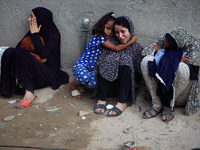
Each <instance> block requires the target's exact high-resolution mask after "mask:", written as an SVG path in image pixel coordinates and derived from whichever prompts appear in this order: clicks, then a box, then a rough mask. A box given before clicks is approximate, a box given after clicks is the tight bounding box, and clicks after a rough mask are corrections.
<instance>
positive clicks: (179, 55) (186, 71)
mask: <svg viewBox="0 0 200 150" xmlns="http://www.w3.org/2000/svg"><path fill="white" fill-rule="evenodd" d="M155 43H156V44H151V45H150V46H148V47H147V48H145V49H144V51H143V55H147V56H146V57H144V59H143V60H142V63H141V70H142V74H143V77H144V80H145V84H146V87H147V90H148V91H149V93H150V95H151V98H152V105H153V106H152V107H151V108H149V109H147V110H146V111H145V112H144V114H143V117H144V118H145V119H149V118H152V117H155V116H156V115H158V114H159V113H160V112H161V111H162V121H164V122H169V121H171V120H172V119H173V118H174V106H185V105H186V106H185V114H186V115H191V114H193V113H195V112H197V111H198V109H199V107H200V101H199V97H198V89H199V84H198V81H197V80H198V71H199V67H198V66H197V65H198V62H199V56H200V47H199V43H200V40H199V39H197V38H196V37H193V36H191V35H190V34H189V33H188V31H187V30H185V29H183V28H181V27H178V28H174V29H172V30H171V31H170V32H169V33H168V34H166V35H165V36H162V37H160V38H159V39H158V40H157V41H156V42H155ZM161 48H164V50H163V49H161ZM154 50H156V51H158V52H159V51H160V52H159V53H160V54H156V55H155V57H154V56H153V55H152V54H153V52H154ZM158 52H157V53H158Z"/></svg>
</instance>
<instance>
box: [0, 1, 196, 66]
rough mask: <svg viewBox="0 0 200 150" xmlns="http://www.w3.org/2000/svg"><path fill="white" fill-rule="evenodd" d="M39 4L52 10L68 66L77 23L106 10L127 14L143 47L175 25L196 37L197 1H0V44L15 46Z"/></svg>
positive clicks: (75, 54) (76, 45) (76, 47)
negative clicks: (33, 9) (32, 12)
mask: <svg viewBox="0 0 200 150" xmlns="http://www.w3.org/2000/svg"><path fill="white" fill-rule="evenodd" d="M38 6H43V7H46V8H48V9H50V10H51V11H52V12H53V15H54V16H53V17H54V22H55V24H56V25H57V26H58V29H59V30H60V32H61V36H62V41H61V51H62V52H61V61H62V62H61V63H62V66H63V67H72V66H73V65H74V63H75V62H76V61H77V59H78V58H79V56H80V48H81V45H80V44H81V24H82V21H83V20H84V18H86V17H88V18H89V19H90V20H91V22H90V24H89V25H90V30H89V33H88V41H89V39H90V38H91V37H92V35H91V28H92V25H94V23H95V22H96V21H97V20H98V19H99V18H100V17H101V16H102V15H104V14H106V13H107V12H110V11H113V12H115V14H116V16H121V15H127V16H129V17H130V18H131V19H132V21H133V24H134V27H135V35H136V36H137V38H138V42H139V43H141V44H142V45H143V46H144V47H145V46H147V45H149V44H150V43H152V42H153V41H154V40H155V39H156V38H158V37H160V36H161V35H163V34H164V33H165V32H168V31H169V30H170V29H172V28H173V27H175V26H182V27H184V28H187V29H188V30H189V32H190V33H191V34H193V35H195V36H197V37H199V38H200V27H199V25H200V17H199V16H200V0H124V1H122V0H109V1H108V0H9V1H8V0H0V20H1V21H0V35H1V36H0V46H10V47H11V46H12V47H14V46H16V44H17V43H18V42H19V40H21V38H22V37H23V36H24V35H25V33H26V32H27V31H28V30H29V26H28V21H27V19H28V17H29V15H30V13H31V9H32V8H35V7H38Z"/></svg>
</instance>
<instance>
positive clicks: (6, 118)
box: [4, 116, 15, 121]
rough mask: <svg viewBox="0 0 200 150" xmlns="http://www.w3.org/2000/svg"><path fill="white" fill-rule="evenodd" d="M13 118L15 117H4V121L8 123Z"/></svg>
mask: <svg viewBox="0 0 200 150" xmlns="http://www.w3.org/2000/svg"><path fill="white" fill-rule="evenodd" d="M14 118H15V116H8V117H4V121H10V120H12V119H14Z"/></svg>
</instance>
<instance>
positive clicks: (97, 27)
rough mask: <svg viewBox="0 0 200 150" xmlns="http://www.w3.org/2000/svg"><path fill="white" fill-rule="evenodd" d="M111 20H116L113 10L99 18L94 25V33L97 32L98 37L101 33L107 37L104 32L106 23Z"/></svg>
mask: <svg viewBox="0 0 200 150" xmlns="http://www.w3.org/2000/svg"><path fill="white" fill-rule="evenodd" d="M111 20H113V21H115V17H114V13H113V12H109V13H107V14H106V15H104V16H103V17H102V18H101V19H99V21H98V22H97V23H96V24H95V25H94V26H93V27H92V34H93V35H95V34H96V36H97V37H100V36H101V35H103V36H104V37H106V35H105V33H104V29H105V24H106V23H107V22H108V21H111Z"/></svg>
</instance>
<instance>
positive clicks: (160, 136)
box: [0, 71, 200, 150]
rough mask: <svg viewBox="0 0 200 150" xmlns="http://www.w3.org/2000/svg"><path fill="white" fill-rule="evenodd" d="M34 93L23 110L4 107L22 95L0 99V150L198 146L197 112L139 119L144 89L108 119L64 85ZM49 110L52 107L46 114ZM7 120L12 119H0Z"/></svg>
mask: <svg viewBox="0 0 200 150" xmlns="http://www.w3.org/2000/svg"><path fill="white" fill-rule="evenodd" d="M68 72H69V71H68ZM70 76H72V75H71V73H70ZM72 79H73V78H70V80H72ZM36 94H37V95H38V96H39V100H38V101H37V102H35V103H34V104H33V105H32V106H31V107H29V108H25V109H15V108H14V106H15V105H16V104H17V103H14V104H9V103H8V102H9V101H10V100H15V99H20V98H22V95H14V96H13V97H12V98H10V99H8V98H5V97H0V110H1V113H0V149H1V150H10V149H11V150H12V149H13V150H25V149H26V150H29V149H48V148H49V149H86V150H101V149H107V150H118V149H119V150H120V149H123V148H122V147H123V145H124V142H128V141H134V142H135V143H136V147H137V150H190V149H192V148H200V140H199V139H200V125H199V124H200V111H199V112H197V113H196V114H194V115H192V116H189V117H188V116H185V115H184V114H183V111H184V108H183V107H180V108H177V107H176V108H175V118H174V119H173V120H172V121H171V122H169V123H164V122H162V121H161V115H158V116H157V117H155V118H152V119H143V118H142V113H143V112H144V111H145V110H146V109H147V108H148V107H150V106H151V102H150V100H146V99H144V97H145V90H144V85H141V86H140V88H139V90H138V91H137V101H136V104H134V105H132V106H131V107H128V108H127V109H126V110H125V111H124V112H123V113H122V115H120V116H118V117H112V118H111V117H106V116H105V115H96V114H94V112H93V107H94V105H95V103H96V100H94V99H90V98H89V96H90V94H91V91H90V90H87V91H86V93H85V94H84V97H83V99H81V100H77V99H74V98H72V97H71V95H70V92H69V84H67V85H62V86H61V87H60V88H59V90H57V91H53V90H51V89H50V88H45V89H41V90H37V91H36ZM109 104H112V105H115V104H116V102H115V101H111V102H109ZM49 107H51V108H52V107H53V109H51V111H48V108H49ZM8 116H15V118H14V119H12V120H10V121H4V118H5V117H8ZM6 146H7V147H6ZM11 146H13V147H11ZM17 146H18V147H17ZM23 147H24V148H23ZM27 147H29V148H27Z"/></svg>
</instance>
